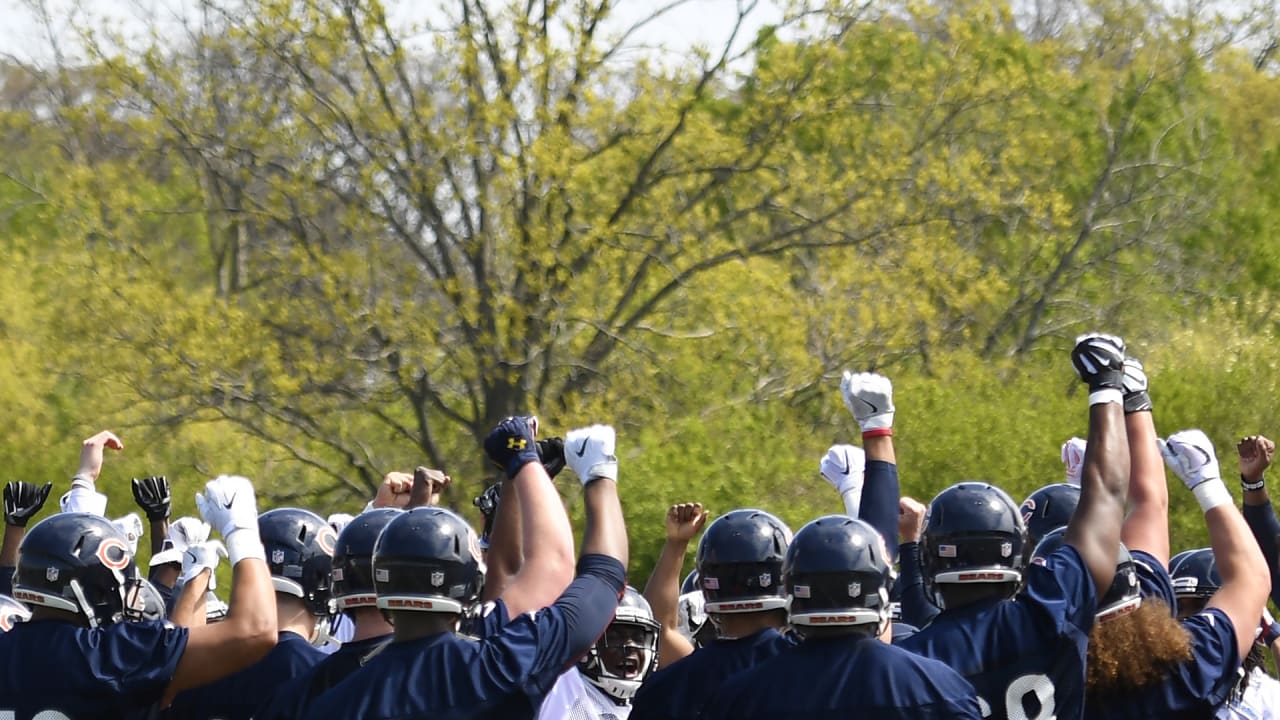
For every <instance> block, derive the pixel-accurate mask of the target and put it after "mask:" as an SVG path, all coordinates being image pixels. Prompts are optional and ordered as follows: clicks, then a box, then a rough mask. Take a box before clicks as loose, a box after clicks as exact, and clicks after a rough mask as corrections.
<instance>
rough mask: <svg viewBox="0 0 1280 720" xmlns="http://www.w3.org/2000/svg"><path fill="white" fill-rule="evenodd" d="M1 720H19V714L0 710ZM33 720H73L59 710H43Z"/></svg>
mask: <svg viewBox="0 0 1280 720" xmlns="http://www.w3.org/2000/svg"><path fill="white" fill-rule="evenodd" d="M0 720H18V713H16V712H14V711H13V710H0ZM31 720H71V718H69V717H67V716H66V715H63V714H62V713H60V712H58V711H57V710H41V711H40V712H38V713H36V714H35V717H33V718H31Z"/></svg>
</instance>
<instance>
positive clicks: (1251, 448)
mask: <svg viewBox="0 0 1280 720" xmlns="http://www.w3.org/2000/svg"><path fill="white" fill-rule="evenodd" d="M1236 451H1237V452H1238V453H1239V455H1240V484H1241V486H1242V487H1243V488H1244V507H1243V508H1242V510H1243V514H1244V521H1245V522H1246V523H1248V524H1249V529H1250V530H1252V531H1253V539H1254V540H1257V541H1258V547H1259V548H1261V549H1262V556H1263V557H1264V558H1266V560H1267V569H1268V570H1270V571H1271V601H1272V602H1274V603H1276V604H1277V605H1278V606H1280V520H1277V519H1276V509H1275V506H1273V505H1272V504H1271V496H1270V495H1268V494H1267V479H1266V477H1265V476H1264V473H1266V470H1267V468H1268V467H1271V459H1272V457H1273V456H1274V454H1275V451H1276V444H1275V443H1273V442H1271V441H1270V440H1268V439H1267V438H1265V437H1263V436H1262V435H1251V436H1249V437H1247V438H1244V439H1243V440H1241V441H1240V442H1239V443H1237V444H1236Z"/></svg>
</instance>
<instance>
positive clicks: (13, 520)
mask: <svg viewBox="0 0 1280 720" xmlns="http://www.w3.org/2000/svg"><path fill="white" fill-rule="evenodd" d="M52 489H53V483H45V484H44V485H36V484H35V483H29V482H22V481H18V482H10V483H7V484H6V485H5V486H4V541H3V544H0V595H8V594H9V593H11V592H13V571H14V570H15V569H16V568H17V567H18V547H19V546H21V545H22V538H23V537H25V536H26V534H27V523H29V522H31V518H33V517H35V516H36V514H38V513H39V512H40V509H41V508H43V507H44V503H45V501H46V500H48V499H49V492H50V491H51V490H52Z"/></svg>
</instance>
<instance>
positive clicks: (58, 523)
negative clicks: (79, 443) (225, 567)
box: [0, 476, 276, 720]
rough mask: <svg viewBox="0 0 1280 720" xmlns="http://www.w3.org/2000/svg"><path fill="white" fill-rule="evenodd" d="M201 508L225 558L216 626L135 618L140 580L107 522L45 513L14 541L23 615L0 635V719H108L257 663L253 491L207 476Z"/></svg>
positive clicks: (259, 629) (241, 482)
mask: <svg viewBox="0 0 1280 720" xmlns="http://www.w3.org/2000/svg"><path fill="white" fill-rule="evenodd" d="M197 504H198V505H199V506H200V512H201V515H203V516H204V518H205V520H206V521H207V522H209V523H210V524H211V525H213V526H214V527H216V528H218V529H219V531H220V532H221V533H222V536H223V538H224V539H225V540H226V546H227V548H228V552H229V555H230V559H231V562H232V565H233V568H234V569H233V573H232V577H233V587H232V592H231V614H230V616H229V617H228V618H227V620H226V621H225V622H222V623H219V624H217V625H211V626H207V627H193V628H190V629H188V628H181V627H174V626H173V625H170V624H167V623H163V622H126V621H127V620H133V619H136V618H140V617H141V613H142V609H143V608H142V598H141V596H140V587H141V580H142V578H141V576H140V575H139V574H138V570H137V567H136V565H135V564H134V559H133V555H132V554H131V553H130V552H129V550H128V546H127V544H126V541H125V538H124V537H123V536H122V535H121V534H120V532H119V530H117V529H116V527H115V526H114V525H113V524H112V523H111V522H110V521H108V520H106V519H104V518H102V517H99V516H96V515H92V514H85V513H63V514H59V515H54V516H52V517H50V518H48V519H46V520H44V521H42V522H40V523H39V524H37V525H35V526H34V527H32V528H31V530H30V532H29V533H27V535H26V537H25V538H24V539H23V542H22V549H21V553H20V556H19V560H18V568H17V574H16V575H15V577H14V590H13V592H14V597H15V599H17V600H19V601H20V602H22V603H24V604H25V605H27V606H28V607H30V608H31V610H32V621H31V622H25V623H21V624H19V625H17V626H15V627H14V628H13V630H11V631H9V632H7V633H3V634H0V717H12V718H16V719H17V720H32V718H36V717H41V718H43V717H71V718H76V720H93V719H94V718H118V717H122V716H130V715H135V714H139V713H143V712H147V711H148V710H149V709H150V708H152V707H153V706H154V704H155V703H157V702H158V701H162V699H163V697H164V696H166V695H168V696H170V697H171V696H172V695H173V694H175V693H177V692H179V691H183V690H187V689H190V688H194V687H198V686H201V685H205V684H208V683H210V682H213V681H215V680H218V679H219V678H222V677H225V676H227V675H229V674H231V673H233V672H235V671H237V670H239V669H241V668H243V667H246V666H247V665H250V664H252V663H254V662H256V661H257V660H259V659H260V658H262V657H263V656H264V655H265V654H266V653H267V652H268V650H270V649H271V647H272V646H273V645H274V644H275V641H276V626H275V613H274V611H273V609H272V605H271V592H272V589H271V576H270V574H269V572H268V570H267V567H266V563H265V562H264V560H263V549H262V542H261V541H260V540H259V537H258V527H257V522H256V521H257V507H256V501H255V498H254V492H253V486H252V485H251V484H250V483H249V481H248V480H246V479H245V478H242V477H233V476H222V477H219V478H216V479H214V480H211V481H209V483H208V484H207V485H206V486H205V489H204V493H203V494H202V495H198V496H197Z"/></svg>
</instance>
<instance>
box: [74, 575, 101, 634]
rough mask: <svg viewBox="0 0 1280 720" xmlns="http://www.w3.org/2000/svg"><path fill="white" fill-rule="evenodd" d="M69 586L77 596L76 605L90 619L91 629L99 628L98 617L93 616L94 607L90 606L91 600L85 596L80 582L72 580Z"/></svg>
mask: <svg viewBox="0 0 1280 720" xmlns="http://www.w3.org/2000/svg"><path fill="white" fill-rule="evenodd" d="M68 584H69V585H70V587H71V592H72V593H74V594H75V596H76V603H77V604H78V605H79V606H80V610H81V612H83V613H84V616H85V617H86V618H88V619H89V627H91V628H96V627H98V617H97V616H96V615H94V614H93V606H92V605H90V604H89V599H88V598H86V597H85V596H84V589H83V588H82V587H81V586H80V581H79V580H72V581H71V582H70V583H68Z"/></svg>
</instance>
